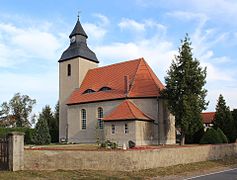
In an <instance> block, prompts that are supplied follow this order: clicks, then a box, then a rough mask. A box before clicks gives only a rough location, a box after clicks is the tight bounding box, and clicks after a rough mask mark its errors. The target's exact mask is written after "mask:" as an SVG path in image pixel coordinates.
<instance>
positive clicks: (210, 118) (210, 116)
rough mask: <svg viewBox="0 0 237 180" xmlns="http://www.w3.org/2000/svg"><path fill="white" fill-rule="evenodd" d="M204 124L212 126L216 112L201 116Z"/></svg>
mask: <svg viewBox="0 0 237 180" xmlns="http://www.w3.org/2000/svg"><path fill="white" fill-rule="evenodd" d="M201 116H202V120H203V123H205V124H211V123H213V121H214V117H215V112H204V113H202V114H201Z"/></svg>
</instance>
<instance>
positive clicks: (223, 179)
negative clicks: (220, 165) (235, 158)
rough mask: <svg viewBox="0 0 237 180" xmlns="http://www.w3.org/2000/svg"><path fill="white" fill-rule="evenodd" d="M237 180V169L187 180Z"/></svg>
mask: <svg viewBox="0 0 237 180" xmlns="http://www.w3.org/2000/svg"><path fill="white" fill-rule="evenodd" d="M189 179H193V180H204V179H205V180H234V179H235V180H237V168H234V169H228V170H224V171H219V172H214V173H210V174H204V175H200V176H194V177H190V178H187V179H185V180H189Z"/></svg>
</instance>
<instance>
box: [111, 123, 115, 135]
mask: <svg viewBox="0 0 237 180" xmlns="http://www.w3.org/2000/svg"><path fill="white" fill-rule="evenodd" d="M111 128H112V129H111V130H112V134H115V125H114V124H112V125H111Z"/></svg>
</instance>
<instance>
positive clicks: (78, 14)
mask: <svg viewBox="0 0 237 180" xmlns="http://www.w3.org/2000/svg"><path fill="white" fill-rule="evenodd" d="M80 13H81V11H78V12H77V19H78V20H79V17H80Z"/></svg>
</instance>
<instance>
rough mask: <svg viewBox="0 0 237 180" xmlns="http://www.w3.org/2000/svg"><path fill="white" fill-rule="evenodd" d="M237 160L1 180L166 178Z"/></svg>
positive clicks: (9, 175)
mask: <svg viewBox="0 0 237 180" xmlns="http://www.w3.org/2000/svg"><path fill="white" fill-rule="evenodd" d="M236 166H237V158H236V157H229V158H226V159H224V160H216V161H205V162H199V163H191V164H185V165H176V166H170V167H165V168H155V169H146V170H141V171H133V172H120V171H116V172H114V171H91V170H78V171H76V170H72V171H64V170H57V171H18V172H9V171H0V179H1V180H10V179H14V180H15V179H23V180H24V179H32V180H33V179H34V180H35V179H52V180H55V179H59V180H60V179H62V180H65V179H147V178H151V177H160V178H162V177H164V176H170V175H178V176H185V175H187V174H189V175H190V174H192V173H195V172H196V173H197V172H204V171H208V170H213V169H217V168H225V167H236Z"/></svg>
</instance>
